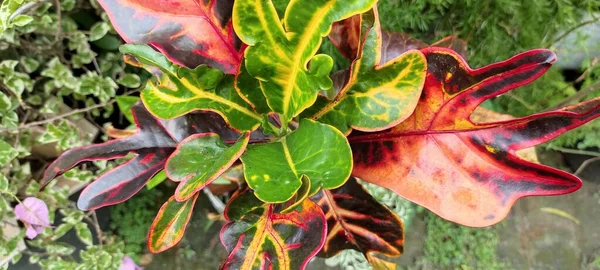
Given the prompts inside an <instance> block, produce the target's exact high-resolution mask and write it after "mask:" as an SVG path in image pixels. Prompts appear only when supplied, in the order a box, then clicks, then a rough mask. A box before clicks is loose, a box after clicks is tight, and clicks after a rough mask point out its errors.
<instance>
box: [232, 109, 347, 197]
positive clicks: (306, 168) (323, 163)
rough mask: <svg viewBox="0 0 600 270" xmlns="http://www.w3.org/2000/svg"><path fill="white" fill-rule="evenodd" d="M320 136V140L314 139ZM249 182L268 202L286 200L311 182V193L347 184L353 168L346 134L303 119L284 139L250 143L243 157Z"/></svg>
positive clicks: (257, 194) (258, 194) (245, 173)
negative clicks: (264, 142)
mask: <svg viewBox="0 0 600 270" xmlns="http://www.w3.org/2000/svg"><path fill="white" fill-rule="evenodd" d="M314 138H318V139H316V140H315V139H314ZM241 160H242V163H243V164H244V176H245V178H246V182H247V183H248V185H249V186H250V188H252V189H253V190H254V191H255V192H256V193H255V194H256V196H257V197H258V198H259V199H261V200H263V201H265V202H285V201H287V200H289V199H290V198H292V196H294V194H295V193H296V191H298V189H299V188H300V187H301V186H302V181H301V177H302V175H306V176H308V178H309V179H310V181H311V192H310V194H314V193H316V192H317V191H318V190H319V189H320V188H336V187H339V186H341V185H342V184H344V182H345V181H346V180H347V179H348V177H349V176H350V171H351V170H352V154H351V150H350V146H349V145H348V141H347V140H346V137H344V135H343V134H342V133H341V132H339V131H338V130H336V129H335V128H333V127H331V126H329V125H325V124H321V123H317V122H314V121H312V120H308V119H303V120H301V121H300V126H299V128H298V129H297V130H296V131H294V132H292V133H290V134H289V135H287V136H286V137H284V138H282V139H281V140H280V141H277V142H273V143H267V144H259V145H249V146H248V149H247V150H246V152H245V153H244V154H243V155H242V157H241Z"/></svg>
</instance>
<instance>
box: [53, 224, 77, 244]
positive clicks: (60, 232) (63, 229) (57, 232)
mask: <svg viewBox="0 0 600 270" xmlns="http://www.w3.org/2000/svg"><path fill="white" fill-rule="evenodd" d="M73 226H74V224H71V223H63V224H60V225H58V227H56V229H54V234H53V235H52V237H51V238H50V239H51V240H52V241H56V240H58V239H60V238H61V237H63V236H64V235H65V234H66V233H67V232H69V231H70V230H71V229H73Z"/></svg>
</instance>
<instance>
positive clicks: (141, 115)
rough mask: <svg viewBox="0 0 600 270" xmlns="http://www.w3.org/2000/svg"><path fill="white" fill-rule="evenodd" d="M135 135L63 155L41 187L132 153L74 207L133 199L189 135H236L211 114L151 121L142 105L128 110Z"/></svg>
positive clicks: (89, 188) (45, 176) (88, 187)
mask: <svg viewBox="0 0 600 270" xmlns="http://www.w3.org/2000/svg"><path fill="white" fill-rule="evenodd" d="M132 113H133V117H134V119H135V121H136V125H137V127H138V131H137V132H136V133H135V134H134V135H131V136H128V137H125V138H121V139H116V140H111V141H108V142H105V143H101V144H94V145H90V146H83V147H78V148H74V149H71V150H69V151H66V152H65V153H63V154H62V155H61V156H60V157H58V158H57V159H56V160H55V161H54V162H52V164H50V165H49V166H48V168H47V169H46V171H45V173H44V176H43V179H42V181H41V182H42V185H46V184H47V183H48V182H49V181H51V180H52V179H54V178H55V177H57V176H58V175H61V174H63V173H64V172H66V171H67V170H69V169H71V168H72V167H74V166H75V165H77V164H79V163H81V162H84V161H92V160H112V159H117V158H122V157H125V156H126V155H127V154H129V153H134V154H135V157H134V158H133V159H131V160H130V161H128V162H126V163H123V164H121V165H119V166H118V167H116V168H114V169H112V170H110V171H108V172H106V173H104V174H103V175H101V176H100V177H99V178H98V179H96V180H95V181H93V182H92V183H91V184H90V185H88V186H87V187H86V188H85V189H84V190H83V191H82V193H81V195H80V197H79V200H78V203H77V205H78V207H79V208H80V209H83V210H93V209H97V208H100V207H103V206H107V205H113V204H117V203H120V202H123V201H125V200H127V199H129V198H130V197H131V196H133V195H135V194H136V193H137V192H138V191H139V190H140V189H141V188H143V187H144V185H145V184H146V183H147V182H148V180H149V179H150V178H152V176H153V175H155V174H156V173H158V172H159V171H160V170H162V169H163V168H164V166H165V162H166V159H167V158H168V157H169V155H171V153H173V151H174V150H175V147H176V146H177V143H178V142H179V141H181V140H183V139H185V138H187V137H188V136H189V135H191V134H195V133H204V132H212V133H217V134H219V135H220V136H221V138H223V139H225V140H232V139H233V140H235V139H236V138H238V137H239V134H238V133H236V132H234V131H233V130H231V129H229V128H228V127H227V125H226V124H225V122H224V121H223V120H222V119H221V118H220V117H219V116H216V115H214V114H212V113H203V114H189V115H186V116H184V117H179V118H176V119H173V120H168V121H161V120H159V119H156V118H154V117H153V116H152V115H151V114H150V113H149V112H148V111H147V110H146V109H145V108H144V106H143V105H142V104H139V103H138V104H137V105H135V106H133V108H132Z"/></svg>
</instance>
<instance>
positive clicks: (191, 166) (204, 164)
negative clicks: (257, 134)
mask: <svg viewBox="0 0 600 270" xmlns="http://www.w3.org/2000/svg"><path fill="white" fill-rule="evenodd" d="M249 138H250V134H249V133H246V134H244V135H242V137H241V138H240V139H239V140H238V141H237V142H236V143H235V144H233V145H231V146H228V145H226V144H225V143H224V142H223V141H222V140H221V137H219V135H217V134H215V133H203V134H196V135H192V136H190V137H188V138H187V139H185V140H183V141H182V142H181V143H180V144H179V145H178V146H177V149H176V150H175V152H173V154H172V155H171V156H170V157H169V159H168V160H167V165H166V167H165V168H166V172H167V175H168V177H169V179H171V180H173V181H175V182H181V183H179V186H177V189H176V190H175V199H176V200H177V201H180V202H181V201H185V200H188V199H189V198H191V197H192V196H194V194H196V193H197V192H198V191H199V190H201V189H202V188H204V187H205V186H207V185H209V184H210V183H211V182H212V181H214V180H215V179H217V177H219V175H221V174H222V173H223V172H224V171H225V170H227V169H228V168H229V167H231V165H233V163H234V162H235V161H236V160H237V159H238V158H239V157H240V155H241V154H242V152H243V151H244V150H245V149H246V146H247V145H248V139H249Z"/></svg>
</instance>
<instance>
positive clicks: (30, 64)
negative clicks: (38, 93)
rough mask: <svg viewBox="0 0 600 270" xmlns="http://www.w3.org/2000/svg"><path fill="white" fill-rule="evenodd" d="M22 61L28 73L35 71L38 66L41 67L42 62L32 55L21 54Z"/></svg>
mask: <svg viewBox="0 0 600 270" xmlns="http://www.w3.org/2000/svg"><path fill="white" fill-rule="evenodd" d="M20 62H21V66H23V68H24V69H25V71H27V73H33V72H34V71H35V70H36V69H38V67H40V62H38V61H37V60H35V59H33V58H31V57H27V56H21V59H20Z"/></svg>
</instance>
